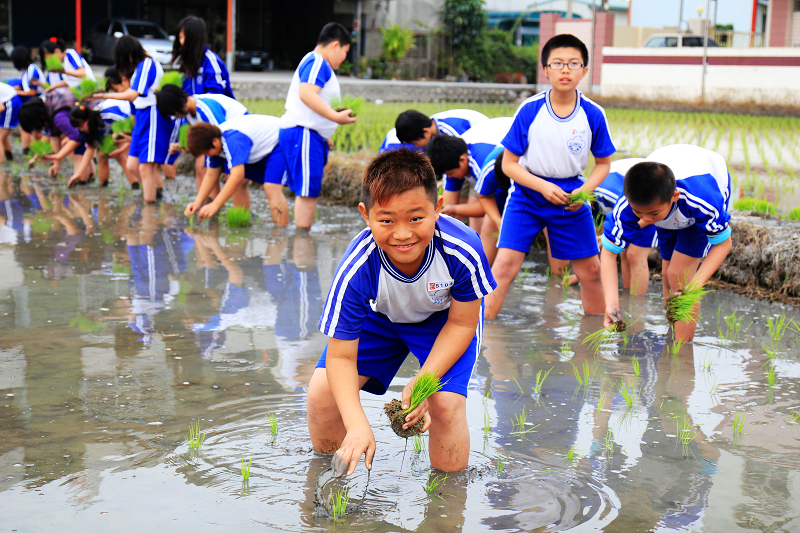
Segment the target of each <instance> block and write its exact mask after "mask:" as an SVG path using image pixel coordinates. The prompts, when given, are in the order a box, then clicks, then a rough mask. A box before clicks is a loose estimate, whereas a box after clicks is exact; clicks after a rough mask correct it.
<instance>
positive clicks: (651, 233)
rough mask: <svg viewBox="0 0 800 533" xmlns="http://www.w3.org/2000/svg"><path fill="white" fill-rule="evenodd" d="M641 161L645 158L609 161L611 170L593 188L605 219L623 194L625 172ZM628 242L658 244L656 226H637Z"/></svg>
mask: <svg viewBox="0 0 800 533" xmlns="http://www.w3.org/2000/svg"><path fill="white" fill-rule="evenodd" d="M642 161H645V160H644V159H641V158H636V157H632V158H629V159H618V160H617V161H614V162H613V163H611V170H609V172H608V176H607V177H606V179H604V180H603V182H602V183H601V184H600V185H598V186H597V187H596V188H595V190H594V196H595V198H597V205H598V206H600V212H601V213H602V214H603V215H605V219H606V220H608V218H609V217H611V216H612V215H611V210H612V209H614V206H615V205H616V204H617V201H618V200H619V199H620V198H622V197H623V196H625V189H624V187H623V186H624V182H625V174H627V173H628V170H629V169H630V168H631V167H632V166H633V165H635V164H637V163H641V162H642ZM637 225H638V224H637ZM630 244H633V245H635V246H641V247H642V248H652V247H654V246H658V236H657V235H656V227H655V226H653V225H652V224H651V225H649V226H645V227H643V228H639V229H638V231H636V233H635V234H634V236H633V239H632V240H631V242H630Z"/></svg>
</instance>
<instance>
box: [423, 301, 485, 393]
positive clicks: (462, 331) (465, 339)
mask: <svg viewBox="0 0 800 533" xmlns="http://www.w3.org/2000/svg"><path fill="white" fill-rule="evenodd" d="M478 309H480V308H478ZM470 318H472V317H470ZM478 319H479V316H478V315H476V316H475V317H474V320H466V321H463V322H462V321H458V320H449V319H448V321H447V322H446V323H445V325H444V327H443V328H442V330H441V331H440V332H439V335H438V336H437V337H436V341H435V342H434V343H433V348H431V353H430V355H428V359H427V360H426V361H425V364H424V365H423V368H425V369H426V370H429V371H434V372H436V374H437V375H438V376H440V377H441V376H442V375H443V374H445V373H446V372H447V371H448V370H450V368H452V366H453V365H454V364H455V363H456V361H458V359H459V358H460V357H461V356H462V355H463V354H464V352H465V351H467V348H468V347H469V344H470V342H472V339H473V337H475V331H476V330H477V329H478Z"/></svg>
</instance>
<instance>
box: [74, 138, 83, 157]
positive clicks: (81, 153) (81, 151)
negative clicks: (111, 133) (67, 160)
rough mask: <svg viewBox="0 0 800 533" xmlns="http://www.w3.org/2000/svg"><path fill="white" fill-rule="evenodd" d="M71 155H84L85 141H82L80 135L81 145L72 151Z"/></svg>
mask: <svg viewBox="0 0 800 533" xmlns="http://www.w3.org/2000/svg"><path fill="white" fill-rule="evenodd" d="M72 153H73V154H74V155H83V154H85V153H86V141H85V140H84V136H83V135H81V143H80V144H79V145H78V147H77V148H75V149H74V150H73V151H72Z"/></svg>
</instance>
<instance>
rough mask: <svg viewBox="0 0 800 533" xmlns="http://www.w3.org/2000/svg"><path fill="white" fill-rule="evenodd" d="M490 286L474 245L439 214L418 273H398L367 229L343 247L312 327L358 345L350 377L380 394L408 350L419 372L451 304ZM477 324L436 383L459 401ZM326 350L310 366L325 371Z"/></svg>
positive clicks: (474, 353) (474, 351) (471, 233)
mask: <svg viewBox="0 0 800 533" xmlns="http://www.w3.org/2000/svg"><path fill="white" fill-rule="evenodd" d="M496 286H497V284H496V283H495V280H494V277H492V271H491V268H490V267H489V263H488V261H487V260H486V255H485V254H484V253H483V248H482V245H481V241H480V238H479V237H478V234H477V233H476V232H475V230H472V229H470V228H468V227H467V226H465V225H464V224H462V223H461V222H459V221H457V220H455V219H452V218H450V217H448V216H446V215H440V217H439V221H438V222H437V223H436V231H435V233H434V236H433V240H432V241H431V243H430V244H429V245H428V248H427V249H426V250H425V257H424V260H423V262H422V265H421V266H420V268H419V271H418V272H417V273H416V274H415V275H414V276H412V277H408V276H406V275H405V274H403V273H402V272H400V271H399V270H398V269H397V268H396V267H395V266H394V265H393V264H392V262H391V260H390V259H389V257H388V256H387V255H386V253H385V252H384V251H383V250H381V249H380V248H378V246H377V245H376V243H375V240H374V239H373V237H372V232H371V231H370V230H369V228H367V229H365V230H364V231H362V232H361V233H359V234H358V235H357V236H356V237H355V238H354V239H353V240H352V241H351V242H350V244H349V245H348V247H347V250H346V251H345V253H344V256H343V257H342V260H341V262H340V263H339V266H338V268H337V269H336V274H335V275H334V278H333V283H332V285H331V289H330V291H329V293H328V298H327V301H326V303H325V307H324V309H323V312H322V317H321V318H320V321H319V329H320V330H321V331H322V332H323V333H324V334H325V335H327V336H329V337H333V338H336V339H343V340H355V339H358V360H357V365H358V373H359V375H362V376H369V377H370V378H371V379H370V380H369V381H367V383H366V384H365V385H364V387H363V388H364V390H365V391H367V392H371V393H373V394H384V393H385V392H386V389H387V388H388V386H389V384H390V383H391V381H392V378H393V377H394V375H395V374H396V373H397V370H398V369H399V368H400V365H401V364H402V363H403V361H404V360H405V358H406V356H407V355H408V353H409V351H410V352H412V353H413V354H414V355H415V356H416V357H417V359H419V361H420V365H422V364H423V363H424V362H425V360H426V359H427V357H428V354H430V351H431V348H432V347H433V343H434V342H435V341H436V338H437V337H438V335H439V333H440V332H441V330H442V328H443V327H444V324H445V323H446V322H447V316H448V314H449V308H450V303H451V300H456V301H459V302H471V301H474V300H477V299H481V298H483V297H484V296H486V295H487V294H489V293H490V292H492V291H493V290H494V288H495V287H496ZM482 331H483V317H481V321H480V322H479V324H478V328H477V331H476V333H475V337H474V338H473V339H472V342H471V343H470V345H469V347H468V348H467V350H466V351H465V352H464V354H463V355H462V356H461V357H460V358H459V359H458V361H456V363H455V364H454V365H453V367H452V368H450V370H448V371H447V372H446V373H445V374H444V376H443V377H442V382H444V383H445V385H444V386H443V387H442V390H447V391H451V392H457V393H459V394H463V395H464V396H466V395H467V385H468V383H469V379H470V376H471V375H472V369H473V367H474V366H475V361H476V359H477V357H478V352H479V350H480V341H481V334H482ZM326 354H327V348H326V349H325V351H324V352H323V353H322V357H321V358H320V360H319V362H318V363H317V367H324V366H325V357H326Z"/></svg>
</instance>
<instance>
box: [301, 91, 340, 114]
mask: <svg viewBox="0 0 800 533" xmlns="http://www.w3.org/2000/svg"><path fill="white" fill-rule="evenodd" d="M314 87H316V85H313V86H312V85H311V84H310V83H301V84H300V100H302V102H303V103H304V104H306V105H307V106H308V107H309V108H310V109H311V110H312V111H313V112H314V113H317V114H318V115H322V116H323V117H325V118H327V119H328V120H333V121H335V120H336V111H334V110H333V109H332V108H331V106H329V105H328V104H327V102H325V100H323V99H322V97H321V96H320V95H319V94H318V90H315V89H314Z"/></svg>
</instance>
